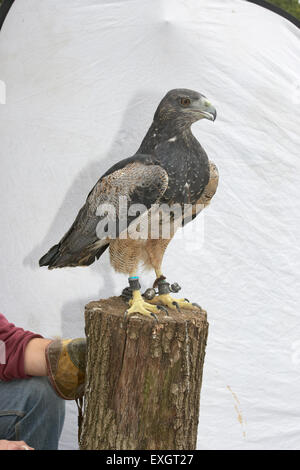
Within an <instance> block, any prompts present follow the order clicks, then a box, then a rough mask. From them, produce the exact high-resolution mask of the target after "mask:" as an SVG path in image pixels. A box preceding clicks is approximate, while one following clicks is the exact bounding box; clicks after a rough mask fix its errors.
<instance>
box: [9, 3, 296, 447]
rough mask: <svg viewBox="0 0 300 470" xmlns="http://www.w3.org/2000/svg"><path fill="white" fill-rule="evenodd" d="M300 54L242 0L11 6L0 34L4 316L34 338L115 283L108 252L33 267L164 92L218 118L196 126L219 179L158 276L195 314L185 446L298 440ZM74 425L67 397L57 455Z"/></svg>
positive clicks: (282, 28) (289, 29) (133, 142)
mask: <svg viewBox="0 0 300 470" xmlns="http://www.w3.org/2000/svg"><path fill="white" fill-rule="evenodd" d="M299 55H300V47H299V30H297V28H296V26H294V25H292V24H291V23H289V22H288V21H287V20H285V19H283V18H281V17H280V16H278V15H276V14H274V13H272V12H270V11H268V10H265V9H263V8H261V7H259V6H257V5H254V4H251V3H248V2H245V1H242V0H188V1H186V0H152V1H151V2H149V1H147V0H123V1H115V0H101V1H100V0H64V1H61V0H43V1H42V2H41V1H40V0H18V1H16V2H15V3H14V5H13V7H12V9H11V11H10V13H9V15H8V17H7V19H6V21H5V23H4V26H3V29H2V31H1V33H0V79H1V80H3V81H4V82H5V83H6V87H7V97H6V104H5V105H3V104H0V116H1V117H0V132H1V144H0V152H1V160H0V171H1V173H0V191H1V192H0V194H1V199H0V211H1V231H0V259H1V266H0V280H1V302H0V310H1V311H2V312H3V313H4V314H5V315H6V316H7V317H8V318H9V319H10V320H11V321H13V322H15V323H16V324H17V325H19V326H23V327H24V328H27V329H31V330H33V331H36V332H39V333H41V334H43V335H44V336H47V337H53V336H55V335H62V336H64V337H76V336H82V335H83V334H84V333H83V328H84V319H83V311H84V305H85V304H86V303H87V302H88V301H90V300H96V299H99V298H101V297H108V296H110V295H114V294H119V293H120V291H121V289H122V288H123V287H124V286H125V285H126V284H127V279H126V277H125V276H122V275H117V274H115V273H114V272H113V270H112V268H110V266H109V263H108V256H107V254H105V255H104V256H103V258H101V260H100V262H98V263H96V264H94V265H93V266H91V267H89V268H76V269H64V270H55V271H51V272H50V271H47V270H46V269H45V268H44V269H40V268H39V267H38V259H39V258H40V256H41V255H43V254H44V253H45V252H46V251H47V250H48V249H49V248H50V247H51V246H52V245H53V244H55V243H57V242H58V241H59V239H60V238H61V236H62V235H63V234H64V233H65V232H66V230H67V229H68V228H69V226H70V224H71V223H72V222H73V220H74V218H75V216H76V214H77V212H78V210H79V208H80V207H81V205H82V204H83V202H84V200H85V198H86V195H87V193H88V191H89V190H90V189H91V187H92V185H93V184H94V183H95V182H96V181H97V179H98V178H99V177H100V176H101V174H102V173H103V172H104V171H105V170H106V169H107V168H108V167H109V166H111V165H112V164H113V163H115V162H117V161H118V160H120V159H122V158H125V157H127V156H130V155H132V154H133V153H134V152H135V151H136V150H137V148H138V146H139V144H140V142H141V139H142V137H143V136H144V134H145V132H146V130H147V129H148V127H149V125H150V123H151V120H152V117H153V113H154V111H155V109H156V106H157V104H158V102H159V101H160V99H161V98H162V96H163V95H164V94H165V93H166V92H167V91H168V90H169V89H172V88H178V87H185V88H191V89H195V90H197V91H199V92H201V93H203V94H205V95H206V96H207V97H208V98H209V99H210V100H211V102H212V103H213V104H214V105H215V106H216V108H217V111H218V118H217V120H216V121H215V123H211V122H209V121H201V122H200V123H196V124H195V125H194V126H193V132H194V133H195V135H196V136H197V138H198V139H199V141H200V142H201V144H202V145H203V146H204V148H205V149H206V151H207V153H208V155H209V157H210V158H211V159H212V160H213V161H214V162H215V163H216V164H217V166H218V168H219V171H220V184H219V189H218V192H217V195H216V196H215V198H214V200H213V202H212V204H211V207H210V208H209V209H208V210H207V211H206V213H205V215H203V217H202V216H201V217H198V218H197V220H196V221H195V222H194V223H195V224H199V226H200V225H201V227H204V237H199V239H195V238H193V243H192V245H191V244H190V243H187V242H186V241H182V240H174V241H173V243H171V245H170V247H169V248H168V251H167V254H166V257H165V266H164V270H165V272H166V274H168V273H169V275H170V280H171V281H172V282H173V281H178V282H179V283H180V284H181V285H182V287H183V293H184V296H186V297H188V298H191V299H193V300H194V301H197V302H199V303H200V304H201V305H202V307H204V308H205V309H207V311H208V318H209V322H210V331H209V339H208V345H207V355H206V362H205V370H204V377H203V386H202V394H201V407H200V408H201V410H200V425H199V439H198V448H199V449H276V448H277V449H296V448H300V444H299V442H300V441H299V435H300V404H299V396H300V378H299V370H300V325H299V318H298V317H299V314H298V305H299V302H300V299H299V290H300V285H299V278H298V279H297V277H296V276H297V274H298V275H299V271H300V268H299V205H300V202H299V201H300V198H299V189H298V188H299V179H298V174H299V170H300V163H299V143H300V142H299V109H300V106H299V103H300V91H299ZM297 60H298V62H297ZM191 225H192V224H190V226H191ZM190 226H188V227H186V228H185V230H186V233H187V235H188V234H190V233H191V227H190ZM202 241H203V243H202ZM152 278H153V276H150V275H148V274H147V275H145V276H144V277H143V278H142V280H143V287H148V286H149V285H150V282H152ZM76 423H77V415H76V409H75V406H74V404H73V403H68V407H67V418H66V423H65V427H64V431H63V436H62V439H61V444H60V446H61V448H62V449H72V448H76V445H77V444H76V434H77V428H76V426H77V424H76Z"/></svg>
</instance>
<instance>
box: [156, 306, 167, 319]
mask: <svg viewBox="0 0 300 470" xmlns="http://www.w3.org/2000/svg"><path fill="white" fill-rule="evenodd" d="M156 306H157V308H158V309H159V310H162V311H163V312H165V314H166V315H167V317H168V316H169V312H168V309H167V308H166V307H164V306H163V305H156Z"/></svg>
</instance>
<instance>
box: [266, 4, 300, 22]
mask: <svg viewBox="0 0 300 470" xmlns="http://www.w3.org/2000/svg"><path fill="white" fill-rule="evenodd" d="M267 1H268V2H269V3H272V4H273V5H276V6H278V7H280V8H281V9H282V10H285V11H287V12H288V13H290V14H291V15H293V16H295V18H298V20H300V3H299V2H298V0H267Z"/></svg>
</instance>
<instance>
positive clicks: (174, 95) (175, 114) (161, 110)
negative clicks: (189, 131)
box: [154, 88, 217, 125]
mask: <svg viewBox="0 0 300 470" xmlns="http://www.w3.org/2000/svg"><path fill="white" fill-rule="evenodd" d="M216 117H217V111H216V109H215V108H214V106H213V105H212V104H211V103H210V102H209V101H208V99H207V98H206V97H205V96H204V95H202V94H201V93H198V92H197V91H193V90H187V89H185V88H176V89H175V90H170V91H169V92H168V93H167V94H166V95H165V97H164V98H163V99H162V100H161V102H160V104H159V106H158V108H157V110H156V113H155V115H154V120H159V121H160V122H166V121H176V122H177V123H178V124H181V125H191V124H193V122H196V121H199V119H209V120H210V121H214V120H215V119H216Z"/></svg>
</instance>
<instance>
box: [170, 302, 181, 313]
mask: <svg viewBox="0 0 300 470" xmlns="http://www.w3.org/2000/svg"><path fill="white" fill-rule="evenodd" d="M172 304H173V305H175V307H176V308H177V310H178V312H181V310H180V307H179V305H178V303H177V302H172Z"/></svg>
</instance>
